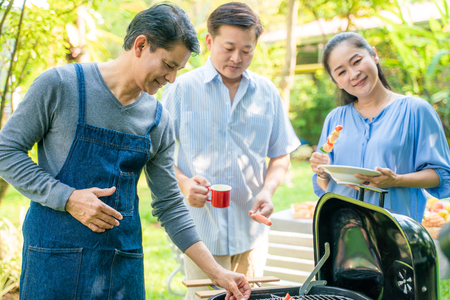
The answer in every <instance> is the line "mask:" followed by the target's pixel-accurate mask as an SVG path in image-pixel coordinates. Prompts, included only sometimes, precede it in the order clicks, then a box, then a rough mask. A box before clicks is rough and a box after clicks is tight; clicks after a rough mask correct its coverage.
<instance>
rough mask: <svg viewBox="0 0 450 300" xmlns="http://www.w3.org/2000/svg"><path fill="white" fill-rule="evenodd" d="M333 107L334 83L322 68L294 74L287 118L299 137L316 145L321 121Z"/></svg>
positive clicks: (320, 130)
mask: <svg viewBox="0 0 450 300" xmlns="http://www.w3.org/2000/svg"><path fill="white" fill-rule="evenodd" d="M335 107H336V85H335V84H334V83H333V82H332V81H331V80H330V79H329V76H328V75H327V74H326V72H325V71H324V70H322V69H321V70H317V71H316V72H315V74H313V75H312V74H300V75H295V82H294V85H293V88H292V90H291V101H290V114H289V118H290V120H291V123H292V126H293V127H294V129H295V131H296V133H297V135H298V136H299V137H301V138H302V139H306V140H307V141H308V142H309V144H310V145H316V144H317V143H318V141H319V137H320V133H321V132H322V126H323V121H324V120H325V117H326V116H327V114H328V113H329V112H330V111H331V110H332V109H333V108H335Z"/></svg>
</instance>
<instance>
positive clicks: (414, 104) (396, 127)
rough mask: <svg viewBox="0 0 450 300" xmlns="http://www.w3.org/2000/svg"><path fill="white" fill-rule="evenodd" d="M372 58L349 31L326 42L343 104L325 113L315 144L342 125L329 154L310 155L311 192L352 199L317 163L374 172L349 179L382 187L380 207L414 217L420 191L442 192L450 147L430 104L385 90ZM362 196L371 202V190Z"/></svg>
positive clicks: (449, 175) (421, 204) (449, 187)
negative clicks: (333, 194)
mask: <svg viewBox="0 0 450 300" xmlns="http://www.w3.org/2000/svg"><path fill="white" fill-rule="evenodd" d="M379 61H380V58H379V56H378V54H377V51H376V49H375V47H371V46H370V45H369V44H368V43H367V41H366V40H365V39H364V38H363V37H362V36H361V35H359V34H356V33H352V32H345V33H341V34H338V35H336V36H334V37H333V38H332V39H331V40H330V41H329V42H328V44H327V45H326V47H325V49H324V54H323V64H324V68H325V70H326V71H327V72H328V74H329V75H330V76H331V79H332V80H333V82H335V83H336V85H337V86H338V87H339V88H340V89H341V91H342V98H343V102H344V105H343V106H340V107H338V108H336V109H334V110H333V111H332V112H331V113H330V114H329V115H328V116H327V118H326V120H325V123H324V126H323V129H322V135H321V138H320V142H319V144H320V145H321V144H323V143H325V142H326V138H327V136H328V135H329V134H330V133H331V132H332V131H333V130H334V128H335V126H336V125H342V126H343V127H344V128H345V130H344V131H342V133H341V135H340V138H339V143H336V146H335V147H334V150H333V152H331V153H329V154H322V153H319V152H316V153H313V155H312V156H311V159H310V164H311V167H312V169H313V171H314V172H315V173H316V174H315V175H314V176H313V184H314V186H315V191H316V192H317V194H318V195H321V194H323V193H324V192H325V191H326V192H335V193H338V194H341V195H346V196H349V197H352V198H357V190H355V189H354V188H353V187H352V186H346V185H339V184H338V183H337V182H336V181H335V180H334V179H333V178H330V177H329V175H328V174H327V173H325V171H324V170H323V169H321V168H318V166H319V165H343V166H352V167H360V168H368V169H372V170H376V171H378V172H380V173H381V175H374V176H368V175H362V174H356V175H355V176H356V177H357V178H359V179H360V180H362V181H365V182H367V184H369V185H371V186H374V187H379V188H384V189H388V190H389V193H388V194H387V196H386V202H385V204H386V205H385V206H386V207H387V208H390V209H393V210H395V211H398V212H402V213H404V214H406V215H409V216H411V217H413V218H414V219H416V220H417V221H419V222H420V221H421V220H422V216H423V213H424V210H425V204H426V199H425V195H424V193H423V192H422V189H426V190H427V191H428V192H429V193H430V194H432V195H433V196H435V197H437V198H444V197H448V196H450V181H449V180H450V151H449V148H448V144H447V142H446V139H445V136H444V132H443V129H442V125H441V122H440V120H439V117H438V115H437V113H436V111H435V110H434V109H433V107H432V106H431V105H430V104H429V103H428V102H426V101H425V100H423V99H420V98H417V97H409V96H405V95H400V94H397V93H395V92H393V91H392V90H391V87H390V85H389V83H388V82H387V80H386V78H385V77H384V75H383V72H382V70H381V67H380V64H379ZM430 136H433V137H435V138H434V139H433V140H430V138H429V137H430ZM317 179H319V180H317ZM366 200H368V201H369V202H371V203H374V204H377V203H378V198H377V195H376V193H373V192H372V193H369V194H368V195H367V196H366Z"/></svg>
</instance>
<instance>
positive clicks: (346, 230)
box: [313, 193, 439, 300]
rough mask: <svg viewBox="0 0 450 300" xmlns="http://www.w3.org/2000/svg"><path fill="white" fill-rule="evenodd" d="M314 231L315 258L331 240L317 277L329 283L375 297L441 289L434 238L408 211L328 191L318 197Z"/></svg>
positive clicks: (425, 295)
mask: <svg viewBox="0 0 450 300" xmlns="http://www.w3.org/2000/svg"><path fill="white" fill-rule="evenodd" d="M313 234H314V250H315V262H316V263H317V262H318V261H319V259H320V258H321V257H322V256H323V255H324V253H325V249H324V244H325V243H327V242H328V243H329V244H330V245H331V249H330V252H331V254H330V258H329V259H328V260H327V261H326V262H325V263H324V265H323V266H322V267H321V268H320V270H319V272H318V274H317V277H316V279H317V280H326V281H327V285H328V286H335V287H340V288H344V289H349V290H353V291H358V292H361V293H364V294H365V295H367V296H369V297H370V298H372V299H386V300H387V299H396V300H403V299H416V300H418V299H435V298H434V296H433V295H437V294H438V285H439V280H438V278H439V276H438V270H437V268H436V249H435V246H434V243H433V240H432V238H431V236H430V235H429V234H428V232H427V231H426V230H425V229H424V228H423V227H422V225H421V224H419V223H418V222H416V221H415V220H414V219H412V218H410V217H408V216H406V215H403V214H400V213H396V212H393V211H390V210H387V209H384V208H382V207H379V206H376V205H372V204H369V203H365V202H362V201H360V200H356V199H352V198H349V197H345V196H341V195H338V194H334V193H327V194H325V195H323V196H322V198H321V199H320V200H319V201H318V203H317V207H316V211H315V214H314V223H313ZM415 272H417V274H421V275H420V276H417V277H416V276H415ZM422 274H423V275H422Z"/></svg>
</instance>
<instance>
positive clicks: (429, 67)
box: [379, 0, 450, 136]
mask: <svg viewBox="0 0 450 300" xmlns="http://www.w3.org/2000/svg"><path fill="white" fill-rule="evenodd" d="M394 3H395V6H394V7H392V6H384V9H386V10H389V11H390V12H392V13H393V14H395V15H396V16H397V17H398V18H399V19H400V20H401V21H402V22H401V23H400V24H397V23H396V22H393V21H391V20H389V19H387V18H384V17H382V16H381V15H379V17H380V18H382V19H383V20H384V21H385V22H386V23H387V24H388V25H387V26H386V28H385V30H386V31H387V36H388V39H389V42H390V43H391V44H392V46H393V47H394V49H393V50H394V52H393V53H396V54H397V57H392V59H391V60H389V61H388V63H387V64H386V65H387V66H388V67H390V68H393V69H397V70H396V71H394V72H395V73H396V75H397V76H398V77H397V79H396V80H395V81H397V83H402V84H400V85H399V91H400V92H401V93H404V94H407V95H417V96H419V97H422V98H424V99H426V100H428V101H429V102H430V103H431V104H432V105H433V107H434V108H435V109H436V111H437V112H438V114H439V116H440V118H441V121H442V123H443V126H444V130H445V132H446V135H447V136H448V135H449V134H450V120H449V114H450V89H449V83H450V70H449V66H450V24H449V21H450V10H449V1H448V0H436V1H434V4H435V5H436V7H437V8H438V10H439V12H440V14H441V18H440V19H439V20H436V19H433V18H432V19H430V20H429V21H428V24H421V25H420V26H419V25H417V24H412V23H411V22H408V21H406V20H407V18H406V17H405V16H403V13H402V11H401V10H399V9H395V7H400V4H401V3H400V2H399V1H398V0H396V1H394ZM381 53H382V55H383V54H384V53H383V52H381Z"/></svg>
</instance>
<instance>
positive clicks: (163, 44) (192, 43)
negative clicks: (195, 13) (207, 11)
mask: <svg viewBox="0 0 450 300" xmlns="http://www.w3.org/2000/svg"><path fill="white" fill-rule="evenodd" d="M140 35H144V36H145V37H146V38H147V40H148V41H149V43H150V51H151V52H155V51H156V49H158V48H163V49H165V50H171V49H173V47H174V46H175V45H177V44H182V45H184V46H186V48H187V49H188V50H189V51H191V52H195V53H200V44H199V42H198V39H197V32H196V31H195V29H194V26H193V25H192V23H191V20H190V19H189V17H188V16H187V14H186V13H185V12H184V11H183V10H182V9H181V8H179V7H178V6H176V5H174V4H171V3H160V4H156V5H154V6H152V7H150V8H149V9H146V10H144V11H141V12H140V13H138V14H137V15H136V16H135V17H134V18H133V20H132V21H131V23H130V24H129V25H128V28H127V34H126V36H125V38H124V43H123V48H124V49H125V50H130V49H131V48H133V44H134V42H135V40H136V38H137V37H138V36H140Z"/></svg>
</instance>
